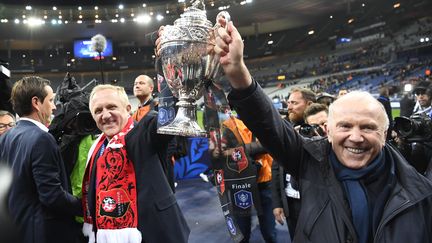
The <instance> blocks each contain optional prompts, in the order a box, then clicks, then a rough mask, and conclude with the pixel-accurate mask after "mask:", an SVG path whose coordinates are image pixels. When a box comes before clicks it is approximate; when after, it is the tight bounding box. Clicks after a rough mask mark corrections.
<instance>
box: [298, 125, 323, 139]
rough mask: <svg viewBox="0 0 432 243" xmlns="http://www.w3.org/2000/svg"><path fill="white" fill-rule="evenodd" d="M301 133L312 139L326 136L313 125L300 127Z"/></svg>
mask: <svg viewBox="0 0 432 243" xmlns="http://www.w3.org/2000/svg"><path fill="white" fill-rule="evenodd" d="M299 133H300V135H302V136H303V137H307V138H311V137H315V136H321V137H323V136H325V133H324V131H323V129H322V128H321V127H320V126H319V125H316V124H312V125H309V124H302V125H301V126H300V129H299Z"/></svg>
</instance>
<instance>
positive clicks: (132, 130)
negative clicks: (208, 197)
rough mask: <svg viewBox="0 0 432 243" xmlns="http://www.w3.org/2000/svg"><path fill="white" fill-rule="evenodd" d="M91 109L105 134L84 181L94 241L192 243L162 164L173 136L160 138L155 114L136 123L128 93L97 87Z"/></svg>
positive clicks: (87, 224)
mask: <svg viewBox="0 0 432 243" xmlns="http://www.w3.org/2000/svg"><path fill="white" fill-rule="evenodd" d="M89 106H90V112H91V113H92V116H93V119H94V120H95V121H96V124H97V126H98V128H99V129H100V130H101V131H102V132H103V134H102V135H101V136H100V137H99V139H98V140H96V141H95V143H94V144H93V147H92V148H91V149H90V152H89V162H88V164H87V169H86V173H85V176H84V182H83V204H84V205H85V208H84V220H85V224H84V230H83V231H84V234H85V235H86V236H88V237H89V242H94V240H95V238H96V241H97V242H98V243H105V242H106V243H109V242H124V243H136V242H146V243H152V242H164V243H170V242H176V243H177V242H179V243H181V242H187V240H188V237H189V232H190V230H189V228H188V226H187V224H186V221H185V219H184V217H183V214H182V212H181V211H180V208H179V206H178V204H177V202H176V199H175V197H174V194H173V191H172V190H171V188H170V186H169V183H168V180H167V178H166V176H165V174H164V170H163V168H162V164H161V160H163V159H164V158H166V149H167V145H168V142H169V141H170V140H171V138H172V137H171V136H167V135H159V134H157V133H156V129H157V115H155V112H154V111H153V112H150V113H148V114H147V115H146V116H144V117H143V118H142V119H141V120H140V122H139V123H137V124H135V122H134V121H133V118H132V117H131V116H130V115H129V112H130V109H131V106H130V104H129V101H128V97H127V95H126V92H125V90H124V89H123V88H122V87H118V86H112V85H98V86H96V87H95V88H94V89H93V91H92V93H91V94H90V104H89Z"/></svg>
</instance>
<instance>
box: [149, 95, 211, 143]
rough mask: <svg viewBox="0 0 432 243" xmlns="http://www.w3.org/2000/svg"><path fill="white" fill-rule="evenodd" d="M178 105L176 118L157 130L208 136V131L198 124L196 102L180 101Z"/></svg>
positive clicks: (170, 133) (183, 135) (181, 134)
mask: <svg viewBox="0 0 432 243" xmlns="http://www.w3.org/2000/svg"><path fill="white" fill-rule="evenodd" d="M177 105H178V106H179V109H178V111H177V115H176V117H175V118H174V120H173V121H172V122H171V123H169V124H168V125H165V126H162V127H159V129H158V130H157V132H158V133H160V134H169V135H177V136H182V137H207V132H206V131H205V130H203V129H202V128H201V127H200V126H199V125H198V122H197V120H196V108H195V104H193V103H188V102H185V101H179V102H178V103H177Z"/></svg>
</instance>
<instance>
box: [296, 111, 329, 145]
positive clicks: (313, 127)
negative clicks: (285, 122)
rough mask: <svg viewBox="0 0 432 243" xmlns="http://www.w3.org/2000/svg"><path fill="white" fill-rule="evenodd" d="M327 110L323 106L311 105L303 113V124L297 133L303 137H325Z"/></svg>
mask: <svg viewBox="0 0 432 243" xmlns="http://www.w3.org/2000/svg"><path fill="white" fill-rule="evenodd" d="M327 116H328V108H327V106H325V105H323V104H318V103H313V104H311V105H310V106H309V107H308V108H306V110H305V111H304V120H305V122H306V123H305V124H303V125H301V126H300V130H299V133H300V135H302V136H303V137H325V136H327V132H326V126H327Z"/></svg>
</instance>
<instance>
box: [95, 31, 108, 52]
mask: <svg viewBox="0 0 432 243" xmlns="http://www.w3.org/2000/svg"><path fill="white" fill-rule="evenodd" d="M91 44H92V50H93V51H96V52H98V53H102V52H103V51H104V50H105V48H106V46H107V40H106V38H105V36H103V35H101V34H97V35H95V36H93V37H92V38H91Z"/></svg>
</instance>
